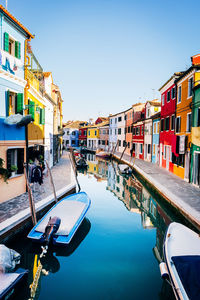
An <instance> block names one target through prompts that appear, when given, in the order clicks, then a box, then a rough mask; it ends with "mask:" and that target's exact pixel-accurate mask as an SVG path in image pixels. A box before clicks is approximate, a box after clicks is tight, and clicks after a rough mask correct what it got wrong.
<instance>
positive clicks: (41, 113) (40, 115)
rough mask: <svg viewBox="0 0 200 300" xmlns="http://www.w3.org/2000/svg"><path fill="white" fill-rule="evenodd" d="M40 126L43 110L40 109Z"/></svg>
mask: <svg viewBox="0 0 200 300" xmlns="http://www.w3.org/2000/svg"><path fill="white" fill-rule="evenodd" d="M40 124H42V108H40Z"/></svg>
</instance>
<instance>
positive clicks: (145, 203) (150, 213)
mask: <svg viewBox="0 0 200 300" xmlns="http://www.w3.org/2000/svg"><path fill="white" fill-rule="evenodd" d="M142 211H143V212H142V225H143V227H144V228H154V227H155V224H156V202H155V201H154V199H153V198H152V196H151V195H150V194H149V192H148V191H147V190H146V189H145V188H144V187H143V188H142Z"/></svg>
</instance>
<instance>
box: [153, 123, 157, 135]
mask: <svg viewBox="0 0 200 300" xmlns="http://www.w3.org/2000/svg"><path fill="white" fill-rule="evenodd" d="M153 133H156V122H155V123H154V124H153Z"/></svg>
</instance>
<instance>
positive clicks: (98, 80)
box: [1, 0, 200, 121]
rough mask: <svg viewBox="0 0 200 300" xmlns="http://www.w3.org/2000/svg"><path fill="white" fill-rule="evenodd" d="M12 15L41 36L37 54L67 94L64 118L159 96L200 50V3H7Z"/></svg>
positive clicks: (93, 114)
mask: <svg viewBox="0 0 200 300" xmlns="http://www.w3.org/2000/svg"><path fill="white" fill-rule="evenodd" d="M1 3H2V4H3V5H5V0H2V1H1ZM8 10H9V11H10V12H11V13H12V14H13V15H14V16H15V17H16V18H17V19H18V20H19V21H21V22H22V23H23V25H25V26H26V27H27V28H28V29H29V30H30V32H31V33H33V34H35V39H34V40H33V41H32V49H33V51H34V53H35V55H36V57H37V58H38V60H39V62H40V64H41V65H42V66H43V69H44V70H45V71H52V73H53V78H54V82H55V83H56V84H57V85H58V86H59V87H60V89H61V93H62V97H63V99H64V105H63V113H64V121H66V120H69V119H70V120H72V119H74V120H75V119H82V120H88V119H89V117H92V118H94V119H95V118H96V117H97V116H98V115H101V116H107V115H108V114H109V113H117V112H120V111H122V110H125V109H127V108H129V107H130V106H131V105H132V104H134V103H136V102H138V101H145V100H147V99H152V98H153V97H155V96H159V93H158V89H159V87H160V86H161V85H162V84H163V83H164V82H165V81H166V80H168V78H169V77H170V76H171V75H172V74H173V73H174V72H176V71H181V70H185V69H186V68H187V67H188V66H190V57H191V56H192V55H194V54H197V53H200V38H199V11H200V1H199V0H194V1H192V2H188V1H186V0H178V1H172V0H166V1H162V0H155V1H153V0H152V1H151V0H140V1H139V0H137V1H135V0H132V1H128V0H58V1H53V0H48V1H47V0H43V1H42V0H29V1H27V0H20V1H16V0H8Z"/></svg>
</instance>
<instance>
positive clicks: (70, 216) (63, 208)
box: [35, 200, 86, 235]
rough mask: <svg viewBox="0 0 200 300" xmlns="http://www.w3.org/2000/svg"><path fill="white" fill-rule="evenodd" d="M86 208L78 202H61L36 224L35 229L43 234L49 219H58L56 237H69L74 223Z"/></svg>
mask: <svg viewBox="0 0 200 300" xmlns="http://www.w3.org/2000/svg"><path fill="white" fill-rule="evenodd" d="M85 208H86V204H85V203H83V202H80V201H74V200H66V201H65V200H63V201H61V202H59V203H58V205H56V206H55V207H54V208H53V209H52V210H51V211H49V213H48V214H47V215H46V218H45V219H44V220H42V221H41V222H40V224H38V226H37V228H36V229H35V230H36V231H38V232H44V231H45V228H46V226H47V224H48V221H49V218H50V217H52V218H53V217H59V218H60V219H61V223H60V227H59V229H58V231H57V232H56V235H69V233H70V231H71V230H72V228H73V227H74V225H75V223H76V222H77V220H78V219H79V217H80V216H81V214H82V213H83V211H84V209H85Z"/></svg>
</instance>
